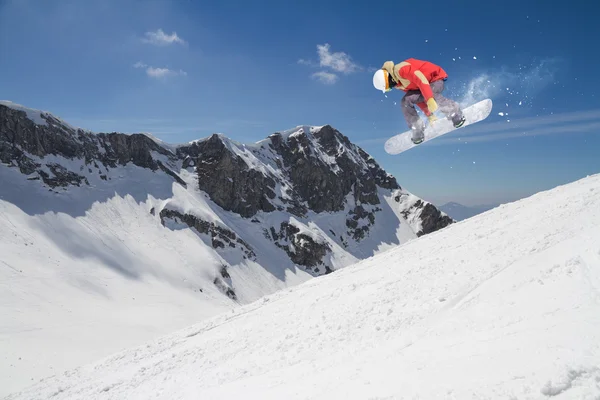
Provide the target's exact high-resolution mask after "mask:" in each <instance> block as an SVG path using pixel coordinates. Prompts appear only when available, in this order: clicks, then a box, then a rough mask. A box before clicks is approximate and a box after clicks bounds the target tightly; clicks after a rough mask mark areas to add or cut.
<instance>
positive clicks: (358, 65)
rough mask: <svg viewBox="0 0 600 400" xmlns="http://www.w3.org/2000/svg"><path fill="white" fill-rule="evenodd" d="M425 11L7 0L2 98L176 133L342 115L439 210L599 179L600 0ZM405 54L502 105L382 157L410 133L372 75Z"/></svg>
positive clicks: (342, 124)
mask: <svg viewBox="0 0 600 400" xmlns="http://www.w3.org/2000/svg"><path fill="white" fill-rule="evenodd" d="M420 4H421V5H419V3H418V2H396V3H393V2H392V3H389V2H371V1H355V2H353V3H352V2H347V1H327V0H318V1H313V0H306V1H253V2H248V1H227V0H223V1H218V2H205V1H185V0H177V1H154V0H147V1H134V0H118V1H117V0H106V1H102V2H100V1H78V0H72V1H57V0H39V1H33V0H0V99H4V100H11V101H14V102H16V103H20V104H23V105H26V106H28V107H32V108H38V109H43V110H47V111H51V112H53V113H54V114H56V115H58V116H60V117H62V118H64V119H66V120H67V121H69V122H71V123H73V124H74V125H77V126H81V127H84V128H88V129H92V130H94V131H121V132H141V131H143V132H150V133H153V134H155V135H156V136H158V137H159V138H161V139H163V140H165V141H167V142H173V143H179V142H186V141H190V140H193V139H198V138H202V137H206V136H208V135H210V134H211V133H214V132H221V133H224V134H226V135H227V136H229V137H231V138H232V139H235V140H239V141H242V142H254V141H257V140H260V139H263V138H265V137H266V136H268V135H269V134H271V133H273V132H276V131H278V130H284V129H288V128H291V127H294V126H297V125H304V124H312V125H324V124H331V125H332V126H334V127H335V128H337V129H339V130H340V131H341V132H342V133H344V134H345V135H346V136H348V137H349V138H350V140H352V141H353V142H355V143H357V144H359V145H360V146H361V147H363V148H364V149H365V151H367V152H368V153H370V154H371V155H373V156H374V157H375V158H376V160H377V161H378V162H379V163H380V164H381V165H382V166H383V167H384V168H385V169H386V170H387V171H388V172H390V173H392V174H393V175H395V176H396V177H397V179H398V181H399V182H400V184H401V185H402V186H403V187H405V188H407V189H408V190H410V191H412V192H414V193H415V194H416V195H418V196H420V197H423V198H425V199H427V200H429V201H433V202H434V203H436V204H442V203H444V202H446V201H451V200H452V201H458V202H461V203H463V204H467V205H470V204H481V203H498V202H506V201H512V200H514V199H518V198H521V197H523V196H527V195H529V194H532V193H535V192H537V191H540V190H545V189H549V188H552V187H555V186H556V185H560V184H563V183H567V182H570V181H573V180H576V179H579V178H581V177H584V176H586V175H587V174H593V173H598V172H600V135H599V133H600V93H598V88H599V87H600V74H599V73H598V71H597V68H598V65H600V60H599V57H600V56H599V55H598V52H597V51H595V50H594V45H593V43H594V42H593V40H594V39H595V38H598V37H600V27H599V26H598V24H597V22H596V21H595V19H596V17H595V15H597V14H598V12H600V5H597V4H595V3H594V2H589V1H571V2H569V4H568V7H560V8H558V7H550V6H548V3H547V2H544V1H527V0H521V1H505V2H502V3H496V4H485V2H481V1H456V2H447V3H446V4H445V6H443V7H442V6H438V5H435V4H433V3H432V5H427V6H425V5H423V3H420ZM409 57H415V58H420V59H426V60H430V61H432V62H435V63H437V64H439V65H441V66H442V67H443V68H444V69H445V70H446V71H447V72H448V74H449V75H450V79H449V80H448V81H447V82H446V91H445V94H446V95H447V96H448V97H451V98H454V99H456V100H458V101H461V102H465V103H466V102H469V101H473V100H480V99H482V98H484V97H490V98H492V99H493V101H494V104H495V107H494V110H493V111H492V114H491V116H490V117H489V118H488V119H487V120H486V121H484V122H482V123H479V124H477V125H473V126H470V127H465V128H464V129H462V130H461V131H457V132H455V133H452V134H449V135H447V136H445V137H443V138H439V139H436V140H435V141H432V142H430V143H426V144H423V145H422V146H419V147H418V148H415V149H413V150H410V151H408V152H406V153H403V154H401V155H396V156H391V155H388V154H386V153H385V152H384V150H383V143H384V141H385V140H386V139H387V138H388V137H390V136H392V135H393V134H395V133H399V132H401V131H404V130H406V128H407V127H406V123H405V122H404V120H403V117H402V114H401V112H400V108H399V101H400V99H401V96H402V94H403V93H402V92H400V91H394V92H392V93H389V94H388V95H387V97H385V96H383V95H382V94H381V93H380V92H378V91H376V90H375V89H374V88H373V86H372V81H371V77H372V73H373V69H374V68H378V67H380V66H381V65H382V64H383V62H384V61H386V60H393V61H395V62H400V61H402V60H403V59H405V58H409ZM469 92H471V94H470V95H469ZM519 103H520V104H519ZM499 113H503V114H504V115H499ZM459 138H460V140H459Z"/></svg>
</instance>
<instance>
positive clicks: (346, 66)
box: [317, 43, 362, 74]
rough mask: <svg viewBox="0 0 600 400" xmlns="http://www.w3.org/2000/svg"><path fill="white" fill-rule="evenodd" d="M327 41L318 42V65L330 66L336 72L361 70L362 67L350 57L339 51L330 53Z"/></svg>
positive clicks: (344, 72)
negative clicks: (323, 42)
mask: <svg viewBox="0 0 600 400" xmlns="http://www.w3.org/2000/svg"><path fill="white" fill-rule="evenodd" d="M330 49H331V46H330V45H329V43H325V44H318V45H317V54H318V55H319V65H320V66H321V67H327V68H331V69H332V70H334V71H336V72H341V73H343V74H350V73H352V72H357V71H360V70H362V67H361V66H359V65H358V64H356V63H355V62H354V61H352V58H351V57H350V56H349V55H348V54H346V53H344V52H341V51H338V52H335V53H332V52H331V51H330Z"/></svg>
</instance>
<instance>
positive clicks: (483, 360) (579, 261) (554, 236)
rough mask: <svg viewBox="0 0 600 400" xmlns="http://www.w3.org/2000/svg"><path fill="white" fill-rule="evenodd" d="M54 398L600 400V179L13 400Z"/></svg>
mask: <svg viewBox="0 0 600 400" xmlns="http://www.w3.org/2000/svg"><path fill="white" fill-rule="evenodd" d="M49 340H51V338H50V339H49ZM48 345H51V344H50V343H48ZM56 357H57V358H58V357H60V355H59V354H58V355H57V356H56ZM48 398H52V399H86V400H93V399H147V398H158V399H198V398H206V399H237V398H240V399H242V398H243V399H250V398H252V399H320V398H323V399H338V398H339V399H400V398H403V399H404V398H411V399H412V398H420V399H461V400H465V399H548V398H556V399H588V400H593V399H598V398H600V175H595V176H591V177H588V178H585V179H582V180H580V181H577V182H574V183H572V184H569V185H565V186H560V187H557V188H555V189H553V190H550V191H547V192H541V193H538V194H536V195H534V196H531V197H530V198H527V199H523V200H521V201H518V202H515V203H511V204H505V205H502V206H499V207H497V208H495V209H493V210H491V211H488V212H486V213H485V214H481V215H478V216H475V217H473V218H470V219H468V220H465V221H462V222H459V223H456V224H453V225H451V226H449V227H448V228H446V229H444V230H441V231H438V232H434V233H432V234H430V235H426V236H423V237H421V238H419V239H417V240H413V241H410V242H408V243H407V244H404V245H402V246H399V247H397V248H394V249H391V250H389V251H387V252H384V253H382V254H379V255H377V256H375V257H373V258H370V259H368V260H364V261H362V262H360V263H358V264H356V265H353V266H351V267H348V268H344V269H342V270H339V271H336V272H334V273H333V274H329V275H325V276H322V277H319V278H316V279H313V280H310V281H309V282H306V283H304V284H301V285H299V286H296V287H293V288H289V289H285V290H283V291H280V292H277V293H275V294H273V295H270V296H266V297H264V298H262V299H260V300H259V301H257V302H254V303H252V304H249V305H246V306H244V307H241V308H237V309H235V310H232V311H231V312H227V313H224V314H221V315H219V316H217V317H215V318H212V319H209V320H206V321H204V322H202V323H199V324H197V325H195V326H192V327H189V328H187V329H184V330H181V331H179V332H176V333H173V334H171V335H169V336H166V337H163V338H161V339H158V340H155V341H151V342H148V343H147V344H145V345H142V346H139V347H136V348H132V349H130V350H127V351H124V352H121V353H118V354H115V355H113V356H110V357H107V358H105V359H102V360H100V361H98V362H96V363H94V364H90V365H88V366H84V367H81V368H78V369H76V370H73V371H70V372H68V373H65V374H60V375H57V376H55V377H51V378H48V379H45V380H43V381H42V382H39V383H37V384H36V385H35V386H32V387H30V388H28V389H27V390H25V391H23V392H21V393H16V394H13V395H11V396H9V397H8V399H28V400H32V399H48Z"/></svg>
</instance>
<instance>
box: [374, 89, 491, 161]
mask: <svg viewBox="0 0 600 400" xmlns="http://www.w3.org/2000/svg"><path fill="white" fill-rule="evenodd" d="M462 111H463V115H464V116H465V118H466V121H465V123H464V125H463V126H461V127H460V128H455V127H454V125H452V121H451V120H449V119H448V118H446V117H444V118H440V119H438V120H437V121H435V122H434V123H433V124H428V125H427V127H426V128H425V140H423V141H422V142H421V143H419V144H414V143H413V142H412V140H410V139H411V137H412V131H411V130H410V129H409V130H408V131H406V132H403V133H399V134H397V135H395V136H392V137H391V138H389V139H388V140H387V141H386V142H385V151H386V152H387V153H388V154H400V153H402V152H404V151H406V150H410V149H412V148H413V147H416V146H419V145H422V144H423V143H425V142H428V141H430V140H432V139H435V138H436V137H439V136H442V135H445V134H446V133H450V132H453V131H455V130H457V129H462V128H464V127H465V126H468V125H472V124H475V123H477V122H480V121H483V120H484V119H486V118H487V117H488V116H489V115H490V113H491V112H492V100H491V99H485V100H481V101H480V102H478V103H475V104H472V105H470V106H469V107H466V108H464V109H463V110H462Z"/></svg>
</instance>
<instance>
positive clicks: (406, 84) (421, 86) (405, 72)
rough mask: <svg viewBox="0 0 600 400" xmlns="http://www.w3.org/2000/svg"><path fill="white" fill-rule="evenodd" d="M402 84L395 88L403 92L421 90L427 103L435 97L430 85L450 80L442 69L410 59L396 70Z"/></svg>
mask: <svg viewBox="0 0 600 400" xmlns="http://www.w3.org/2000/svg"><path fill="white" fill-rule="evenodd" d="M394 70H395V72H396V73H397V75H398V77H399V78H400V82H398V84H397V85H396V86H395V87H396V88H397V89H400V90H403V91H405V92H406V91H409V90H420V91H421V93H422V94H423V97H424V98H425V101H427V100H429V99H430V98H432V97H433V92H432V91H431V87H430V86H429V83H431V82H435V81H438V80H440V79H446V78H448V74H447V73H446V71H444V70H443V69H442V67H440V66H438V65H435V64H433V63H431V62H429V61H422V60H417V59H415V58H409V59H407V60H405V61H403V62H401V63H400V64H398V65H397V66H395V68H394Z"/></svg>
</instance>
